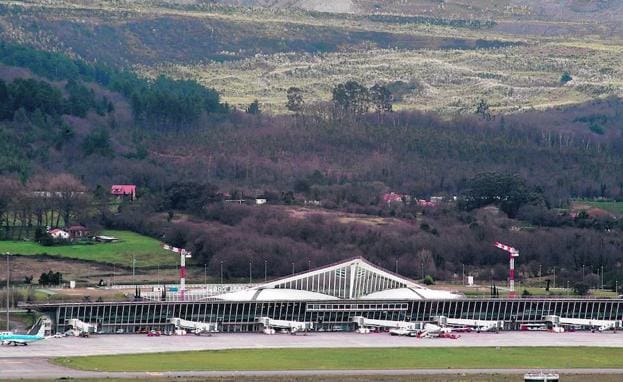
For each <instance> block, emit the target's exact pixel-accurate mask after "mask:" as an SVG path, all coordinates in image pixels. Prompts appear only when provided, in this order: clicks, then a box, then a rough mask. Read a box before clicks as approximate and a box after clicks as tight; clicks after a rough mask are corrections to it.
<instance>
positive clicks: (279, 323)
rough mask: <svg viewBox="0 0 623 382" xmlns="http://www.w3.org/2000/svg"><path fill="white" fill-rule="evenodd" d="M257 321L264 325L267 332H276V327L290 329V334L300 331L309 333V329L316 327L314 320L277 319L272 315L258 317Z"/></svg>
mask: <svg viewBox="0 0 623 382" xmlns="http://www.w3.org/2000/svg"><path fill="white" fill-rule="evenodd" d="M255 321H256V322H257V323H259V324H262V326H264V329H263V330H262V331H263V332H264V333H265V334H275V329H284V330H287V331H289V332H290V334H296V333H298V332H303V333H304V334H307V332H308V331H310V330H312V329H314V324H313V323H312V322H301V321H286V320H275V319H272V318H270V317H256V318H255Z"/></svg>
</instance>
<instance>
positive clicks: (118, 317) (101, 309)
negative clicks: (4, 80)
mask: <svg viewBox="0 0 623 382" xmlns="http://www.w3.org/2000/svg"><path fill="white" fill-rule="evenodd" d="M32 308H34V309H36V310H39V311H42V312H44V313H46V314H47V315H49V316H50V318H51V319H52V321H53V325H54V329H55V330H54V331H55V332H63V331H65V330H67V329H69V327H68V325H67V322H68V320H70V319H79V320H81V321H83V322H87V323H93V324H97V325H98V332H100V333H121V332H124V333H134V332H140V331H144V330H149V329H159V330H165V331H166V330H169V329H171V324H170V321H169V320H170V319H171V318H182V319H185V320H189V321H197V322H216V323H218V325H219V330H220V331H224V332H248V331H259V330H260V329H261V328H260V325H259V324H257V323H256V318H258V317H270V318H272V319H276V320H288V321H305V322H313V323H314V327H315V330H323V331H344V330H354V329H356V326H355V324H354V323H353V322H352V318H353V317H356V316H364V317H367V318H371V319H381V320H391V321H412V322H419V321H426V322H427V321H434V317H435V316H446V317H448V318H462V319H473V320H496V321H504V323H505V328H506V329H511V330H512V329H517V327H518V326H519V324H521V323H532V322H543V319H544V316H546V315H557V316H560V317H565V318H582V319H592V320H621V319H623V310H622V309H621V300H615V299H601V300H599V299H553V298H547V299H522V298H515V299H471V298H470V299H458V300H410V301H406V300H402V301H400V300H396V301H368V300H340V301H251V302H232V301H204V302H157V301H141V302H121V303H120V302H94V303H61V304H42V305H34V306H32Z"/></svg>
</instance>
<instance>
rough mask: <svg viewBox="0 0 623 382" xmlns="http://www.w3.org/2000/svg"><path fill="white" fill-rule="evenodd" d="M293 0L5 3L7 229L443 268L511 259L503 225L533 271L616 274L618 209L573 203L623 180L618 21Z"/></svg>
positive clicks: (237, 266)
mask: <svg viewBox="0 0 623 382" xmlns="http://www.w3.org/2000/svg"><path fill="white" fill-rule="evenodd" d="M294 3H296V4H294ZM299 3H301V2H275V3H273V5H274V6H272V7H271V6H268V5H270V4H263V5H267V7H265V8H261V9H257V8H255V5H256V4H255V3H254V2H244V4H242V3H240V4H238V3H236V4H233V3H231V2H228V3H227V4H225V5H223V4H221V5H218V4H214V3H212V2H210V3H206V2H198V3H194V2H182V3H180V2H175V1H174V2H155V1H148V0H146V1H140V2H131V3H123V4H119V6H113V5H115V4H116V3H113V2H110V1H100V2H81V1H60V2H33V3H28V2H11V3H1V4H0V21H1V22H0V36H1V37H2V42H1V43H0V222H1V223H0V225H1V226H2V227H3V230H2V232H1V235H2V238H3V239H8V238H13V239H19V240H23V239H38V238H39V236H40V234H41V229H43V228H42V227H44V226H48V225H53V226H58V225H63V224H70V223H80V224H85V225H88V226H89V227H95V228H98V229H99V228H101V227H103V228H115V229H131V230H134V231H138V232H141V233H145V234H148V235H150V236H153V237H157V238H159V239H163V240H166V241H168V242H171V243H172V244H175V245H179V246H184V247H187V248H189V249H191V250H192V251H193V252H195V253H196V257H195V258H194V261H196V262H197V264H212V266H215V264H220V262H221V261H223V263H224V264H225V267H226V269H227V273H228V274H229V275H230V276H241V275H242V274H244V273H245V272H246V269H247V268H246V266H245V265H246V263H247V262H248V261H255V262H261V261H263V260H267V261H270V262H271V264H274V267H272V272H273V274H274V275H278V274H284V273H289V272H290V271H291V265H292V263H294V265H295V267H296V268H297V269H302V268H305V266H306V265H307V266H309V265H322V264H326V263H329V262H333V261H335V260H338V259H343V258H346V257H352V256H355V255H362V256H365V257H366V258H368V259H370V260H372V261H374V262H375V263H378V264H381V265H383V266H385V267H387V268H390V269H391V268H392V264H396V262H398V263H400V264H401V269H402V272H403V273H405V274H407V275H409V276H413V277H422V276H424V275H425V274H431V275H432V276H434V277H436V278H442V279H447V280H452V279H455V278H456V275H457V274H458V273H459V269H461V268H462V266H464V265H465V266H468V267H470V269H472V270H473V273H474V274H478V275H479V277H480V278H482V279H483V280H487V279H503V278H504V277H505V276H504V274H505V272H504V265H503V264H504V263H505V261H506V258H505V257H504V256H501V255H500V254H499V253H498V252H496V250H495V249H494V248H493V247H492V246H491V243H492V242H493V241H495V240H504V241H507V242H509V243H512V244H514V245H515V246H518V247H521V251H522V263H521V264H522V265H521V267H522V268H521V272H522V274H523V276H526V277H527V276H534V275H535V272H536V271H535V270H536V269H537V266H542V267H544V268H547V269H552V268H553V267H560V268H559V272H560V273H559V276H560V277H561V278H562V279H563V280H569V281H573V280H574V279H575V278H577V275H578V272H579V268H580V267H583V266H588V267H589V269H590V271H595V270H596V269H598V268H599V267H601V266H604V267H606V268H607V269H608V274H607V276H606V281H607V282H609V283H610V282H613V281H614V280H616V278H617V277H619V276H623V272H622V271H621V270H620V264H621V263H622V262H623V258H622V257H621V253H623V252H622V251H621V250H622V249H623V242H621V240H620V233H621V231H622V230H623V225H622V223H621V220H620V213H618V212H616V211H617V210H616V209H614V212H612V211H605V210H599V209H595V210H597V211H594V210H590V209H587V210H579V209H578V208H576V204H574V201H575V200H577V199H585V202H586V203H588V205H589V206H590V205H591V204H590V203H594V202H595V201H596V200H597V201H608V203H612V204H615V205H616V203H617V202H622V201H623V155H622V153H623V124H622V121H623V119H622V118H621V116H622V115H623V102H622V100H621V98H620V96H621V95H622V94H623V93H622V89H623V82H621V78H622V77H621V73H623V67H622V66H621V62H622V61H621V60H620V59H621V57H623V50H621V49H620V44H619V42H618V37H617V36H616V31H615V32H613V33H612V34H611V35H609V36H608V37H607V38H602V37H595V36H596V35H595V34H594V33H596V34H598V35H599V34H600V33H604V35H605V34H606V33H605V32H604V31H603V30H602V29H600V28H592V27H591V28H589V27H586V25H585V24H584V23H583V22H582V21H581V20H583V19H581V18H579V19H578V20H580V21H577V22H576V21H573V20H572V19H568V18H566V17H567V16H569V14H567V13H564V12H563V14H562V16H564V17H563V20H566V21H564V22H561V23H558V22H553V23H552V24H551V25H550V26H551V27H552V28H554V29H555V31H554V32H552V33H551V34H547V36H545V35H544V34H542V33H541V32H540V29H539V28H538V27H535V25H537V24H538V25H543V23H544V22H545V21H544V20H545V19H546V16H547V15H548V14H550V13H548V12H550V8H547V9H545V8H543V9H541V10H540V11H538V12H537V11H535V12H536V13H532V12H533V10H536V9H537V8H535V7H532V8H522V5H521V4H523V3H521V4H519V5H517V4H515V3H513V4H515V5H513V4H510V2H509V4H507V5H505V6H504V8H503V9H500V8H496V9H493V10H491V9H489V8H487V9H484V8H483V3H481V2H477V4H476V3H474V5H473V9H472V11H473V12H480V11H482V12H483V13H478V14H479V15H480V16H479V17H475V16H474V15H471V16H470V14H469V12H467V9H466V8H465V7H464V6H463V5H460V4H458V3H455V2H445V3H444V4H445V6H447V7H448V9H447V10H445V11H444V10H443V9H441V8H435V11H434V12H433V11H432V10H431V11H430V12H424V11H422V10H421V9H419V8H418V9H412V10H410V11H409V12H405V15H400V16H399V15H397V14H398V13H399V12H400V9H402V7H403V6H406V5H408V3H409V2H406V3H405V2H387V3H386V4H384V5H383V6H382V7H380V8H379V9H378V11H372V10H370V8H369V7H373V6H374V5H373V4H372V3H369V2H365V1H353V2H349V3H351V5H352V6H353V7H355V8H356V9H355V10H354V11H352V12H350V11H349V12H346V13H325V12H324V11H323V12H317V11H319V10H318V9H315V10H309V9H307V8H306V7H303V8H306V9H307V10H300V9H299V6H300V5H301V4H299ZM424 3H426V4H428V5H427V6H429V5H430V6H432V5H434V4H432V3H430V4H429V3H428V2H422V4H424ZM405 4H406V5H405ZM426 4H424V5H426ZM548 4H549V5H551V4H550V2H546V3H544V5H543V6H544V7H548V6H549V5H548ZM231 5H236V6H237V5H243V7H230V6H231ZM281 5H283V6H281ZM349 6H350V5H349ZM485 8H486V7H485ZM422 9H424V8H422ZM427 9H428V8H427ZM539 9H540V8H539ZM522 10H525V11H526V12H527V13H526V14H525V15H522V12H523V11H522ZM334 11H335V10H334ZM386 11H387V12H386ZM615 11H616V9H615ZM587 12H588V11H587ZM591 12H593V11H591ZM594 12H595V13H594V14H595V15H599V14H602V13H603V12H602V11H600V10H597V11H594ZM573 14H580V11H573ZM587 14H588V13H587ZM481 16H482V17H481ZM562 16H561V17H562ZM513 17H518V20H520V22H524V21H526V24H525V25H526V26H525V28H526V30H525V31H524V32H522V31H518V30H516V29H514V28H517V25H518V24H517V22H515V21H516V20H515V21H514V19H513ZM569 17H570V16H569ZM586 17H589V16H586ZM522 25H523V24H522ZM548 25H549V24H548ZM559 27H560V28H563V29H565V30H566V31H567V32H568V33H570V35H566V33H567V32H561V31H560V30H559V29H558V28H559ZM505 28H506V29H505ZM599 36H602V35H599ZM112 184H135V185H136V186H137V187H138V199H137V200H135V201H132V202H130V201H128V200H122V201H119V200H116V201H114V202H112V203H111V199H110V195H109V190H110V186H111V185H112ZM392 193H394V194H392ZM41 195H44V196H45V195H50V197H49V198H48V197H46V198H45V199H44V200H42V199H41ZM63 195H69V196H70V197H67V198H63V197H61V196H63ZM256 197H261V199H262V200H263V199H266V202H267V203H266V205H261V206H260V205H248V204H244V203H246V202H248V203H250V204H253V203H255V198H256ZM392 198H393V199H392ZM227 200H229V201H230V202H227ZM232 200H233V201H237V202H239V201H243V204H242V205H237V204H233V203H232V202H231V201H232ZM433 200H434V201H435V203H433ZM237 202H236V203H237ZM50 215H51V216H50ZM35 232H39V234H36V235H35ZM277 264H278V265H277ZM548 272H549V271H548Z"/></svg>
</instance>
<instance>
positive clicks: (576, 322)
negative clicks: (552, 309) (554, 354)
mask: <svg viewBox="0 0 623 382" xmlns="http://www.w3.org/2000/svg"><path fill="white" fill-rule="evenodd" d="M544 320H545V321H546V322H550V323H551V324H552V325H553V326H554V328H561V327H563V326H584V327H589V328H591V329H597V330H599V331H600V332H603V331H605V330H610V329H614V330H616V329H620V328H622V327H623V322H622V321H621V320H591V319H586V318H566V317H560V316H555V315H548V316H545V317H544ZM559 331H562V330H561V329H559Z"/></svg>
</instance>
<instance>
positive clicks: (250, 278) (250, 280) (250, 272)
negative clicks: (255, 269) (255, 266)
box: [249, 260, 253, 284]
mask: <svg viewBox="0 0 623 382" xmlns="http://www.w3.org/2000/svg"><path fill="white" fill-rule="evenodd" d="M251 274H252V270H251V260H249V284H251V283H252V282H253V281H252V280H253V279H252V277H251Z"/></svg>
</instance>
